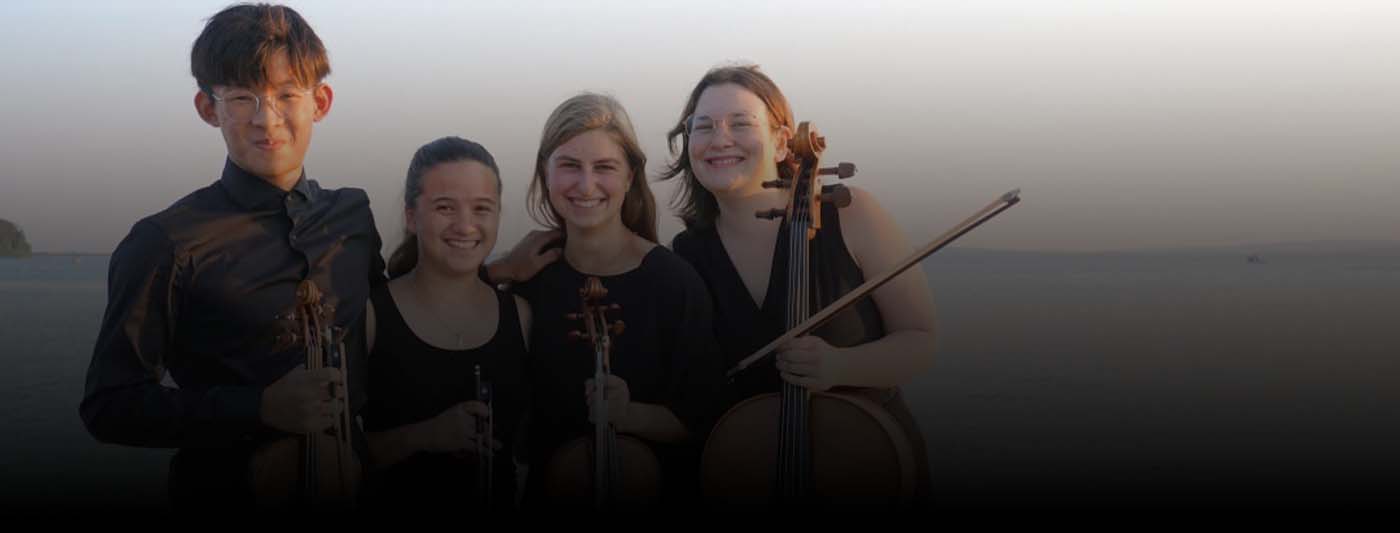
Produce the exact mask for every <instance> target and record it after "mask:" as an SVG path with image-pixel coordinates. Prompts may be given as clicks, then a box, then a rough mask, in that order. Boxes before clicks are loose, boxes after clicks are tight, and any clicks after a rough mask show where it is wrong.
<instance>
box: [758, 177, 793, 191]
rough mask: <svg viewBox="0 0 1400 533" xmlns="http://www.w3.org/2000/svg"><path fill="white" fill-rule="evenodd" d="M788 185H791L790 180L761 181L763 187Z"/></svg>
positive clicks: (786, 186)
mask: <svg viewBox="0 0 1400 533" xmlns="http://www.w3.org/2000/svg"><path fill="white" fill-rule="evenodd" d="M788 187H792V180H782V179H778V180H769V181H765V182H763V188H765V189H786V188H788Z"/></svg>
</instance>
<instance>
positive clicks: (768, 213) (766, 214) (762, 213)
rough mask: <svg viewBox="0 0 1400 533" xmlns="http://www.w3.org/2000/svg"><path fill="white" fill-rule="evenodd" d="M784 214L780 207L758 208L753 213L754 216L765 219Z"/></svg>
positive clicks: (779, 216) (780, 216)
mask: <svg viewBox="0 0 1400 533" xmlns="http://www.w3.org/2000/svg"><path fill="white" fill-rule="evenodd" d="M784 214H785V213H784V211H783V210H782V209H777V208H773V209H760V210H758V212H757V213H754V216H756V217H758V218H765V219H768V220H773V219H775V218H782V217H783V215H784Z"/></svg>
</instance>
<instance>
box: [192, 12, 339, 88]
mask: <svg viewBox="0 0 1400 533" xmlns="http://www.w3.org/2000/svg"><path fill="white" fill-rule="evenodd" d="M284 52H285V53H286V54H287V63H288V64H289V65H290V66H291V69H292V76H293V77H294V78H296V80H297V82H298V83H300V84H301V85H302V86H303V87H311V86H313V85H316V84H317V83H320V82H321V80H323V79H325V78H326V76H329V75H330V73H331V63H330V59H329V58H327V56H326V47H325V46H323V45H322V44H321V38H320V37H317V36H316V32H315V31H313V30H312V29H311V25H310V24H307V23H306V19H304V18H302V17H301V15H300V14H298V13H297V12H296V11H295V10H293V9H292V8H290V7H287V6H279V5H272V4H238V5H234V6H229V7H227V8H224V10H223V11H220V12H218V13H217V14H215V15H214V16H213V17H210V18H209V22H208V23H207V24H205V25H204V31H203V32H200V34H199V37H198V38H196V39H195V40H194V47H193V48H191V50H190V73H191V74H194V80H195V82H196V83H197V84H199V90H201V91H204V92H206V93H210V94H213V88H214V86H215V85H230V86H238V87H263V86H264V85H266V84H267V80H268V76H267V65H268V64H269V63H271V61H272V58H273V57H275V56H276V55H277V54H278V53H284Z"/></svg>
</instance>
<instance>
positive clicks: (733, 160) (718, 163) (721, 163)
mask: <svg viewBox="0 0 1400 533" xmlns="http://www.w3.org/2000/svg"><path fill="white" fill-rule="evenodd" d="M743 160H744V158H742V157H724V158H720V159H711V160H710V166H715V167H727V166H730V165H737V164H739V162H740V161H743Z"/></svg>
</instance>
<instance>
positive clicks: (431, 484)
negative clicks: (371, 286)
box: [364, 285, 530, 508]
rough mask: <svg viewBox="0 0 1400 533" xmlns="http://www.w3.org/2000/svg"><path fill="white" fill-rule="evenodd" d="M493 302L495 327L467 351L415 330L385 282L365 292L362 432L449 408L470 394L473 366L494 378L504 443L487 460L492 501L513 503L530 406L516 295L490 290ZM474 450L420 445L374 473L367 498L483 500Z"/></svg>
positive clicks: (372, 502) (416, 503)
mask: <svg viewBox="0 0 1400 533" xmlns="http://www.w3.org/2000/svg"><path fill="white" fill-rule="evenodd" d="M495 293H496V301H497V305H498V308H499V310H500V311H499V315H498V316H499V317H500V319H499V321H498V323H497V326H496V333H495V335H493V336H492V337H491V339H490V340H488V341H486V343H485V344H483V345H481V346H478V347H476V348H472V349H469V350H444V349H442V348H438V347H435V346H432V345H429V344H428V343H426V342H423V340H421V339H419V338H418V336H417V335H414V333H413V331H412V330H410V329H409V327H408V324H407V323H406V322H405V321H404V318H403V315H402V314H401V313H400V312H399V308H398V306H397V305H396V304H395V303H394V299H393V297H392V296H390V293H389V287H388V285H381V286H379V287H378V288H376V289H375V290H374V291H372V292H371V294H370V299H371V301H373V302H374V312H375V322H376V330H377V331H376V338H375V342H374V346H372V347H370V357H369V378H368V380H369V385H368V387H367V392H366V396H367V397H368V403H367V404H366V406H365V411H364V424H365V431H367V432H379V431H385V430H389V429H393V428H396V427H400V426H403V425H405V424H411V423H415V422H421V421H423V420H427V419H429V418H432V417H434V416H437V415H438V414H439V413H441V412H442V411H444V410H446V409H447V408H449V407H452V406H454V405H457V404H459V403H461V402H465V401H470V400H474V399H475V398H476V396H475V393H476V387H475V376H474V374H473V370H474V367H475V365H481V376H482V380H483V381H488V382H490V383H491V385H492V389H493V391H492V394H493V402H492V405H493V408H494V411H493V415H494V417H495V420H494V427H493V432H494V435H493V436H494V437H495V439H496V440H498V441H501V443H502V445H503V446H504V447H503V449H501V450H497V451H496V455H495V457H496V459H495V463H494V465H493V468H494V471H493V479H494V481H493V483H492V485H493V488H494V491H493V496H492V503H493V506H494V507H501V508H508V507H512V506H514V504H515V498H516V474H515V460H514V455H515V451H516V448H517V442H516V440H517V439H518V438H519V433H521V430H520V427H521V422H522V419H523V417H524V415H525V413H526V412H528V410H529V404H528V402H529V398H530V391H529V389H528V388H527V385H528V384H527V382H526V368H527V367H528V365H529V359H528V354H527V353H526V350H525V339H524V336H523V335H522V334H521V332H520V318H519V314H518V311H517V309H516V306H515V298H514V297H513V296H511V295H510V294H508V293H503V292H501V291H495ZM476 470H477V459H476V456H474V455H460V456H459V455H456V454H451V453H429V452H418V453H416V454H414V455H413V456H411V457H409V458H407V459H405V460H404V461H402V462H400V463H398V464H395V465H393V466H391V467H389V468H386V469H384V470H381V471H378V472H374V473H372V474H371V478H370V479H369V483H368V487H367V493H366V495H365V500H366V504H367V505H368V506H370V507H377V508H408V507H429V506H437V505H452V506H454V508H455V507H460V506H463V505H466V506H471V505H473V503H474V502H480V501H483V498H481V495H479V494H477V490H476Z"/></svg>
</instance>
